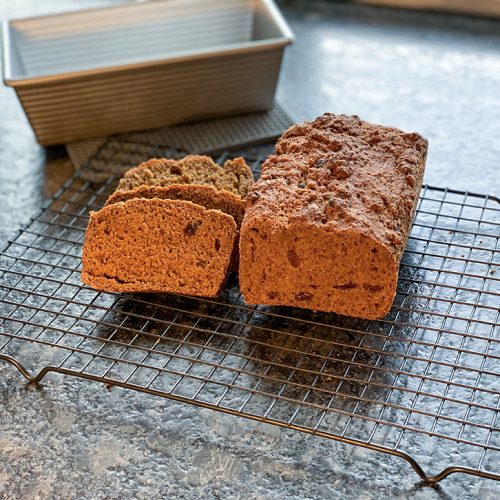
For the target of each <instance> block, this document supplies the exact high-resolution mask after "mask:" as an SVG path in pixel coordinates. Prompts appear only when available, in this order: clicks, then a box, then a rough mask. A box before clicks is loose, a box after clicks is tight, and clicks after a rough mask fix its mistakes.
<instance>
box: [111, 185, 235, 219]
mask: <svg viewBox="0 0 500 500" xmlns="http://www.w3.org/2000/svg"><path fill="white" fill-rule="evenodd" d="M134 198H146V199H152V198H158V199H160V200H185V201H191V202H192V203H195V204H197V205H201V206H203V207H205V208H208V209H211V210H220V211H221V212H224V213H225V214H228V215H231V216H232V217H233V218H234V220H235V222H236V225H237V227H238V228H239V227H240V226H241V222H242V221H243V215H244V214H245V201H244V200H243V199H242V198H241V196H238V195H236V194H234V193H231V192H229V191H225V190H219V189H216V188H214V187H213V186H207V185H202V184H171V185H169V186H144V185H143V186H139V187H137V188H135V189H131V190H126V189H117V190H116V191H115V192H114V193H113V194H112V195H111V196H110V197H109V198H108V200H107V202H106V205H112V204H113V203H118V202H120V201H127V200H132V199H134Z"/></svg>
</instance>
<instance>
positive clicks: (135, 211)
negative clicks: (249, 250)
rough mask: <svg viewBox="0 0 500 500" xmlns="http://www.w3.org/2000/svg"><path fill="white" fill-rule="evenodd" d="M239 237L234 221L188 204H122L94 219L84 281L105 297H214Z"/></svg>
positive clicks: (164, 201) (136, 200)
mask: <svg viewBox="0 0 500 500" xmlns="http://www.w3.org/2000/svg"><path fill="white" fill-rule="evenodd" d="M236 236H237V227H236V223H235V220H234V218H233V217H232V216H231V215H228V214H227V213H223V212H221V211H219V210H211V209H207V208H205V207H202V206H200V205H197V204H195V203H192V202H190V201H186V200H172V199H158V198H153V199H146V198H132V199H128V200H126V201H118V202H116V203H113V204H110V205H107V206H105V207H104V208H102V209H101V210H99V211H98V212H91V214H90V220H89V224H88V226H87V231H86V234H85V245H84V248H83V256H82V265H83V267H82V281H83V282H84V283H86V284H87V285H89V286H91V287H93V288H96V289H99V290H105V291H115V292H126V291H132V292H141V291H142V292H173V293H181V294H187V295H195V296H203V297H214V296H217V295H218V294H219V293H220V291H221V289H222V287H223V286H224V283H225V280H226V278H227V274H228V269H229V264H230V259H231V254H232V252H233V246H234V243H235V239H236Z"/></svg>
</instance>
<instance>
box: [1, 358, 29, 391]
mask: <svg viewBox="0 0 500 500" xmlns="http://www.w3.org/2000/svg"><path fill="white" fill-rule="evenodd" d="M0 359H1V360H3V361H7V363H10V364H11V365H14V366H15V367H16V368H17V370H18V371H19V372H20V373H21V375H22V376H23V377H24V378H25V379H26V380H27V381H28V382H30V383H32V384H33V383H37V382H36V381H35V379H34V378H33V377H32V376H31V374H30V373H29V372H28V370H26V368H24V366H23V365H22V364H21V363H20V362H19V361H18V360H17V359H16V358H13V357H12V356H8V355H7V354H0ZM37 378H38V377H37Z"/></svg>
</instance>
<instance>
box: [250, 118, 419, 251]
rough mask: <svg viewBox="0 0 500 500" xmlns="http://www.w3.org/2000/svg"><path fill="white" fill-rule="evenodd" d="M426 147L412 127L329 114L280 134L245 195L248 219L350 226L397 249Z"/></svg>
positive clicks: (406, 225)
mask: <svg viewBox="0 0 500 500" xmlns="http://www.w3.org/2000/svg"><path fill="white" fill-rule="evenodd" d="M426 154H427V141H426V139H424V138H423V137H421V136H420V135H419V134H417V133H405V132H402V131H401V130H398V129H395V128H392V127H385V126H381V125H373V124H370V123H367V122H364V121H362V120H360V119H359V118H358V117H357V116H345V115H334V114H331V113H326V114H324V115H323V116H321V117H319V118H317V119H316V120H314V121H312V122H305V123H303V124H300V125H295V126H293V127H291V128H290V129H288V130H287V131H286V132H285V133H284V134H283V136H282V137H281V138H280V139H279V141H278V142H277V144H276V154H274V155H271V156H269V157H268V158H267V160H266V161H265V162H264V164H263V165H262V176H261V178H260V179H259V181H258V182H257V183H256V184H254V186H253V187H252V188H251V189H250V192H249V194H248V196H247V212H246V218H247V217H248V219H251V218H252V217H262V218H264V219H269V220H274V221H275V223H274V224H277V225H288V224H291V223H294V222H300V223H301V224H308V225H314V226H320V227H322V228H323V229H325V230H326V231H329V230H344V229H345V230H349V229H354V230H356V231H360V232H362V233H364V234H366V235H368V236H371V237H374V238H376V239H378V240H379V241H380V242H381V243H382V244H384V245H386V246H387V247H388V249H389V250H390V251H391V252H393V253H394V254H400V253H401V252H402V251H403V247H404V245H405V243H406V238H407V236H408V230H409V226H410V221H411V218H412V215H413V211H414V208H415V203H416V200H417V199H418V193H419V191H420V187H421V184H422V177H423V171H424V164H425V158H426ZM257 200H258V202H257Z"/></svg>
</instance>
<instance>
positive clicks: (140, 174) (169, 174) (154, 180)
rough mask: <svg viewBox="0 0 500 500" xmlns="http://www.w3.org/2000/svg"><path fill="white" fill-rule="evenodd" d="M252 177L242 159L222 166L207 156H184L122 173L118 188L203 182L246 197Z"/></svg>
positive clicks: (155, 159)
mask: <svg viewBox="0 0 500 500" xmlns="http://www.w3.org/2000/svg"><path fill="white" fill-rule="evenodd" d="M253 182H254V178H253V174H252V171H251V170H250V167H249V166H248V165H247V164H246V163H245V160H243V158H235V159H232V160H228V161H226V163H225V164H224V166H223V167H221V166H220V165H217V163H215V162H214V161H213V160H212V158H210V157H208V156H198V155H188V156H185V157H184V158H182V159H180V160H167V159H165V158H153V159H151V160H148V161H147V162H144V163H141V164H140V165H139V166H138V167H135V168H132V169H130V170H128V171H127V172H125V174H124V176H123V177H122V178H121V180H120V182H119V184H118V189H119V190H130V189H135V188H137V187H139V186H142V185H147V186H167V185H169V184H206V185H209V186H213V187H215V188H216V189H224V190H226V191H229V192H231V193H234V194H237V195H240V196H242V197H244V196H246V194H247V192H248V189H249V188H250V186H251V185H252V184H253Z"/></svg>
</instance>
